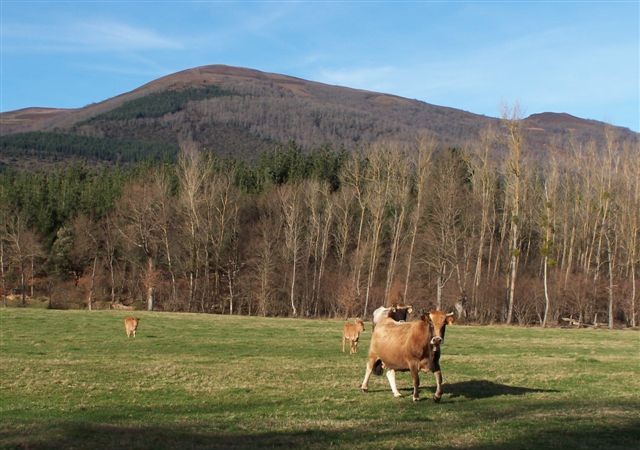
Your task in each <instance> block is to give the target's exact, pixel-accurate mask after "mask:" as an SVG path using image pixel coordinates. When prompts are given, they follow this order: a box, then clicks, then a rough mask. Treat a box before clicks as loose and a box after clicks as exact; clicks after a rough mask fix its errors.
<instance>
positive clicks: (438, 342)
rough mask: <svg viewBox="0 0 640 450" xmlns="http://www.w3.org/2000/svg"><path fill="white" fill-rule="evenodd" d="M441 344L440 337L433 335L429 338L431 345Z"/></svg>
mask: <svg viewBox="0 0 640 450" xmlns="http://www.w3.org/2000/svg"><path fill="white" fill-rule="evenodd" d="M440 344H442V338H441V337H440V336H434V337H432V338H431V345H436V346H437V345H440Z"/></svg>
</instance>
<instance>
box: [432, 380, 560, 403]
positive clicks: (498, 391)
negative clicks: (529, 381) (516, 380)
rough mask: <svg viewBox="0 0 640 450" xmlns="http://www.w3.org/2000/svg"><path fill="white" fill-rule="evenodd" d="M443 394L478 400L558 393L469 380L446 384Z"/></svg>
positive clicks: (551, 390) (487, 381) (549, 390)
mask: <svg viewBox="0 0 640 450" xmlns="http://www.w3.org/2000/svg"><path fill="white" fill-rule="evenodd" d="M444 392H445V394H450V396H451V398H455V397H465V398H468V399H480V398H490V397H497V396H498V395H525V394H533V393H536V392H559V391H557V390H554V389H531V388H526V387H518V386H508V385H506V384H499V383H494V382H493V381H489V380H470V381H462V382H460V383H451V384H449V383H447V384H445V385H444Z"/></svg>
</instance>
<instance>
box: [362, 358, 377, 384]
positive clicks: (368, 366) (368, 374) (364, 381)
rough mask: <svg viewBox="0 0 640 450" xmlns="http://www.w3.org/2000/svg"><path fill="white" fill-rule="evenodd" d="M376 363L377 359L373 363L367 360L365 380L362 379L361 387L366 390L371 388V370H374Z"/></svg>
mask: <svg viewBox="0 0 640 450" xmlns="http://www.w3.org/2000/svg"><path fill="white" fill-rule="evenodd" d="M374 363H375V360H374V361H373V363H372V362H371V360H369V361H367V370H366V371H365V373H364V380H362V385H361V386H360V389H362V390H363V391H364V392H367V391H368V390H369V378H370V377H371V372H373V364H374Z"/></svg>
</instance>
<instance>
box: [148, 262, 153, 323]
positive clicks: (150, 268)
mask: <svg viewBox="0 0 640 450" xmlns="http://www.w3.org/2000/svg"><path fill="white" fill-rule="evenodd" d="M153 271H154V268H153V258H152V257H150V256H149V257H147V311H153V294H154V286H153V284H154V283H153V277H154V273H153Z"/></svg>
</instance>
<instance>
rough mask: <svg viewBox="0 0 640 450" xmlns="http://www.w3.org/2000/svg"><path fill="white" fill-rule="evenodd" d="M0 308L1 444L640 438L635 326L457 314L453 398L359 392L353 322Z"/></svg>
mask: <svg viewBox="0 0 640 450" xmlns="http://www.w3.org/2000/svg"><path fill="white" fill-rule="evenodd" d="M126 315H129V314H127V312H115V311H94V312H87V311H55V310H41V309H19V308H7V309H1V310H0V327H1V333H2V335H1V346H0V350H1V352H0V364H1V366H0V367H1V370H2V372H1V374H0V375H1V376H0V395H1V398H0V448H23V449H27V448H28V449H31V450H33V449H63V448H64V449H93V448H101V449H117V448H128V449H149V450H151V449H154V450H155V449H165V448H181V449H205V448H207V449H240V448H249V449H265V448H308V449H325V448H356V449H365V448H366V449H370V448H395V449H401V448H402V449H404V448H420V449H431V448H439V449H442V448H444V449H449V448H451V449H453V448H465V449H469V448H471V449H505V450H506V449H526V448H547V449H568V448H576V449H599V450H601V449H610V448H611V449H628V448H635V447H636V446H637V444H638V442H640V394H639V392H640V376H638V375H639V368H640V354H639V353H640V352H639V350H640V346H639V343H640V340H639V339H640V335H639V334H638V333H637V332H634V331H628V330H627V331H621V330H614V331H608V330H561V329H549V330H543V329H538V328H515V327H472V326H456V325H454V326H452V327H450V328H449V329H448V330H447V339H446V342H445V343H444V346H443V356H442V360H441V363H442V368H443V373H444V378H445V395H444V397H443V399H442V402H441V403H440V404H436V403H434V402H433V401H431V399H430V398H431V393H432V392H433V387H434V386H433V385H434V380H433V376H432V375H431V374H422V375H421V382H422V391H421V401H420V402H418V403H413V402H412V401H411V389H410V384H411V383H410V378H409V375H408V374H399V375H398V385H399V388H400V390H401V392H402V393H403V394H404V396H403V397H402V398H399V399H394V398H393V396H392V394H391V391H390V389H389V387H388V384H387V381H386V377H374V378H373V379H372V380H371V382H370V385H369V389H370V392H369V393H368V394H364V393H362V392H360V390H359V389H358V388H359V385H360V383H361V381H362V377H363V375H364V365H365V357H366V350H367V347H368V344H369V339H370V336H371V332H370V326H369V324H367V330H366V331H365V333H364V334H363V336H362V338H361V342H360V351H359V352H358V353H357V354H356V355H349V354H348V353H345V354H343V353H342V352H341V350H340V347H341V342H340V337H341V327H342V322H340V321H334V320H314V321H312V320H301V319H300V320H292V319H265V318H254V317H228V316H214V315H196V314H170V313H147V312H136V316H138V317H140V318H141V321H140V327H139V329H138V337H137V338H136V339H127V338H126V335H125V332H124V325H123V317H125V316H126Z"/></svg>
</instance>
